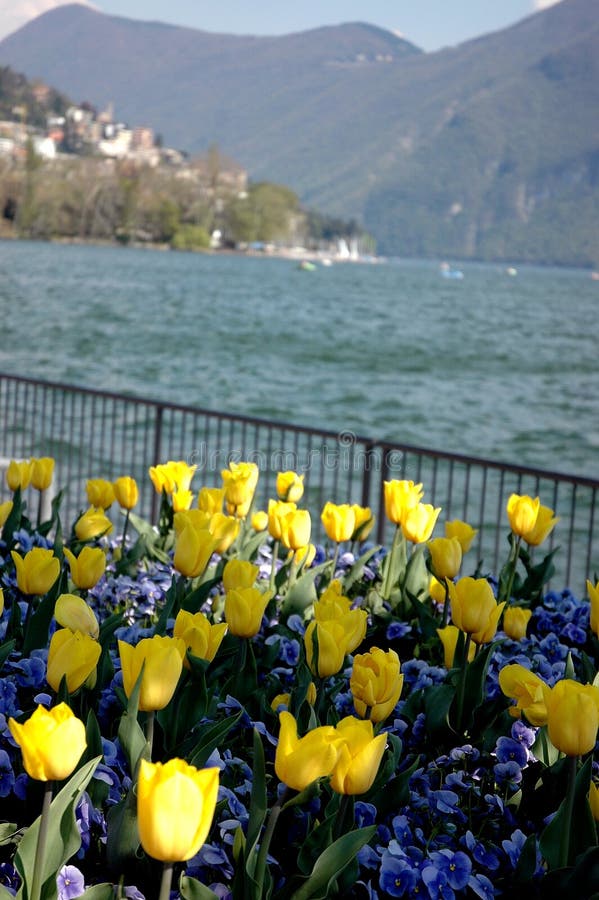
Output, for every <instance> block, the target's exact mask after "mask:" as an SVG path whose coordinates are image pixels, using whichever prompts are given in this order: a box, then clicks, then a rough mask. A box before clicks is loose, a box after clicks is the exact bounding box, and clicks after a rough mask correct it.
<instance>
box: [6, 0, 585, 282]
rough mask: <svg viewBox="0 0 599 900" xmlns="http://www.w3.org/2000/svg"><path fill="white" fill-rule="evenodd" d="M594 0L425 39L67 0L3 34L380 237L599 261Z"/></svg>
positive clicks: (37, 59) (55, 67)
mask: <svg viewBox="0 0 599 900" xmlns="http://www.w3.org/2000/svg"><path fill="white" fill-rule="evenodd" d="M596 13H597V0H562V2H561V3H558V4H557V5H555V6H552V7H550V8H549V9H546V10H544V11H542V12H539V13H537V14H535V15H533V16H530V17H528V18H527V19H524V20H523V21H521V22H519V23H517V24H516V25H514V26H512V27H511V28H508V29H505V30H503V31H500V32H496V33H494V34H490V35H487V36H484V37H482V38H479V39H477V40H474V41H469V42H467V43H465V44H461V45H459V46H458V47H453V48H447V49H444V50H441V51H438V52H436V53H423V52H422V51H420V50H419V49H418V48H416V47H415V46H414V45H412V44H410V43H409V42H407V41H405V40H402V39H401V38H398V37H397V36H396V35H394V34H392V33H390V32H387V31H384V30H382V29H380V28H375V27H373V26H370V25H366V24H361V23H353V24H347V25H340V26H335V27H326V28H319V29H315V30H312V31H306V32H302V33H299V34H290V35H284V36H281V37H252V36H247V37H246V36H241V37H240V36H232V35H223V34H210V33H207V32H203V31H198V30H195V29H188V28H178V27H174V26H170V25H164V24H161V23H157V22H138V21H132V20H128V19H124V18H120V17H116V16H108V15H105V14H102V13H99V12H97V11H95V10H91V9H89V8H87V7H83V6H80V5H77V4H73V5H69V6H61V7H59V8H57V9H55V10H51V11H49V12H48V13H45V14H44V15H42V16H40V17H39V18H37V19H35V20H33V21H31V22H29V23H28V24H27V25H25V26H24V27H23V28H21V29H20V30H19V31H17V32H16V33H14V34H12V35H10V36H9V37H8V38H6V39H5V40H4V41H2V42H0V64H8V65H12V66H13V67H15V68H18V69H19V70H20V71H24V72H25V73H26V74H27V75H29V76H30V77H40V78H42V79H43V80H44V81H46V82H48V83H51V84H53V85H55V86H56V87H57V88H58V89H60V90H63V91H65V92H67V93H68V94H69V95H70V96H73V97H78V98H80V99H81V100H87V101H90V102H92V103H93V104H95V105H97V106H104V105H105V104H107V103H108V102H110V101H113V102H114V104H115V109H116V111H117V113H118V115H119V116H122V117H123V118H124V119H125V120H128V121H129V122H130V123H131V124H148V125H151V126H152V127H153V128H154V129H155V130H156V131H158V132H160V133H161V134H162V135H163V137H164V140H165V142H166V143H167V144H170V145H173V146H176V147H180V148H182V149H186V150H188V151H190V152H192V153H193V152H202V151H204V150H205V149H206V148H207V147H208V146H209V145H210V144H213V143H218V145H219V147H220V149H221V150H222V151H223V152H225V153H227V154H230V155H231V156H233V157H234V158H236V159H239V160H240V161H241V162H242V163H243V164H244V165H245V166H246V167H247V168H248V169H249V171H250V173H251V175H252V177H253V178H255V179H262V178H264V179H268V180H270V181H280V182H282V183H285V184H288V185H290V186H291V187H292V188H294V189H295V190H296V191H298V193H299V194H300V196H301V197H302V200H303V201H304V203H305V204H306V205H308V206H315V207H317V208H319V209H321V210H326V211H327V212H330V213H331V214H337V215H341V216H344V217H350V216H351V217H356V218H358V219H360V220H361V221H362V222H363V223H364V225H365V226H366V228H367V229H368V230H369V231H371V232H372V233H373V234H374V235H375V237H376V238H377V240H378V246H379V250H380V251H381V252H385V253H397V254H404V255H425V256H435V255H443V256H449V255H451V256H455V257H461V258H470V257H472V258H496V259H506V260H507V259H510V260H535V261H544V262H556V263H565V264H568V263H570V264H572V263H574V264H583V265H590V264H595V265H596V264H597V263H599V221H598V219H599V217H598V215H597V208H598V203H597V200H598V186H599V126H598V123H599V116H598V115H597V112H598V111H599V17H598V16H597V14H596Z"/></svg>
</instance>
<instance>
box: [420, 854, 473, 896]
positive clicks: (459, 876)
mask: <svg viewBox="0 0 599 900" xmlns="http://www.w3.org/2000/svg"><path fill="white" fill-rule="evenodd" d="M431 860H432V861H433V862H434V863H435V865H436V866H437V868H438V869H441V870H442V871H443V872H444V873H445V875H446V876H447V883H448V884H449V886H450V887H452V888H453V889H454V890H455V891H461V890H462V888H465V887H466V885H467V884H468V880H469V878H470V874H471V872H472V861H471V859H470V857H469V856H468V855H467V854H466V853H464V852H463V851H462V850H457V851H456V852H455V853H454V852H453V851H452V850H439V851H438V852H437V853H431ZM422 877H423V878H424V874H423V876H422Z"/></svg>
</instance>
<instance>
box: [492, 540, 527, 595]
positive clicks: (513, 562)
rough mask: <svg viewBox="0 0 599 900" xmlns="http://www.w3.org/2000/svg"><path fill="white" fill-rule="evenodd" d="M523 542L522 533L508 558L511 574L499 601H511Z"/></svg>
mask: <svg viewBox="0 0 599 900" xmlns="http://www.w3.org/2000/svg"><path fill="white" fill-rule="evenodd" d="M521 543H522V538H521V537H520V535H518V537H517V538H516V540H515V541H514V543H513V546H512V552H511V553H510V558H509V560H508V566H509V575H508V580H507V582H506V583H505V590H502V591H501V592H500V596H499V597H498V600H497V602H498V603H500V602H501V601H502V600H505V601H506V602H507V603H509V602H510V599H511V595H512V585H513V584H514V577H515V575H516V566H517V565H518V556H519V555H520V544H521Z"/></svg>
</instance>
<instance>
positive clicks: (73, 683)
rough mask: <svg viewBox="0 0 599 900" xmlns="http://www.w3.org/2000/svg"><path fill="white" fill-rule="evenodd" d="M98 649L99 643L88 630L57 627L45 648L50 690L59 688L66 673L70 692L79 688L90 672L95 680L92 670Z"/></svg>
mask: <svg viewBox="0 0 599 900" xmlns="http://www.w3.org/2000/svg"><path fill="white" fill-rule="evenodd" d="M101 653H102V648H101V647H100V644H99V643H98V642H97V641H95V640H94V639H93V638H91V637H90V636H89V634H83V633H82V632H81V631H71V629H70V628H59V629H58V631H55V632H54V634H53V635H52V639H51V641H50V646H49V648H48V669H47V672H46V681H47V682H48V684H49V685H50V687H51V688H52V690H53V691H56V692H58V689H59V688H60V682H61V681H62V679H63V677H66V680H67V690H68V692H69V694H74V693H75V691H77V690H79V688H80V687H81V686H82V685H83V684H85V682H86V681H87V680H88V679H89V678H90V676H92V678H93V681H94V684H95V671H96V666H97V664H98V660H99V659H100V654H101Z"/></svg>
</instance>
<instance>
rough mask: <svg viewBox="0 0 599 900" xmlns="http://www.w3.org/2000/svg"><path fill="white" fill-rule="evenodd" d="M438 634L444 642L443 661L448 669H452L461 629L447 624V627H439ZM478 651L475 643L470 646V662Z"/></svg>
mask: <svg viewBox="0 0 599 900" xmlns="http://www.w3.org/2000/svg"><path fill="white" fill-rule="evenodd" d="M437 634H438V635H439V637H440V638H441V643H442V644H443V662H444V665H445V668H446V669H451V667H452V666H453V661H454V658H455V649H456V646H457V643H458V637H459V635H460V629H459V628H457V627H456V626H455V625H446V626H445V628H437ZM475 653H476V646H475V644H472V643H471V644H470V646H469V647H468V662H472V660H473V659H474V654H475Z"/></svg>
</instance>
